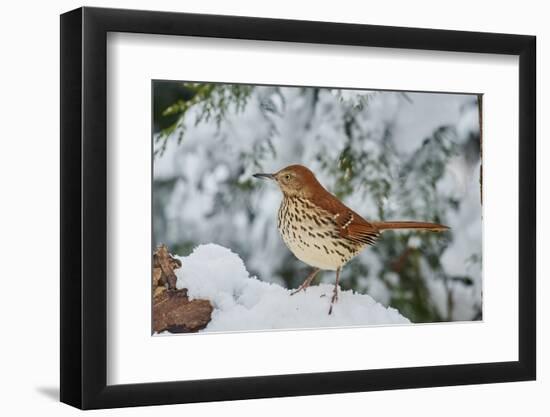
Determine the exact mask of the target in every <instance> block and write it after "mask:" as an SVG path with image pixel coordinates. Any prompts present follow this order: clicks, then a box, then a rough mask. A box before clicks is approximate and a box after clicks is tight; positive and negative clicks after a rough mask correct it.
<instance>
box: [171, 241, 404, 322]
mask: <svg viewBox="0 0 550 417" xmlns="http://www.w3.org/2000/svg"><path fill="white" fill-rule="evenodd" d="M179 259H180V260H181V262H182V267H181V268H180V269H178V270H176V275H177V277H178V280H177V287H178V288H187V290H188V295H189V297H190V298H191V299H207V300H210V302H211V303H212V305H213V307H214V311H213V313H212V320H211V322H210V323H209V324H208V326H207V327H206V328H205V329H204V330H203V332H227V331H242V330H269V329H298V328H318V327H337V326H365V325H382V324H385V325H388V324H407V323H410V321H409V320H408V319H407V318H405V317H403V316H402V315H401V314H399V312H398V311H397V310H395V309H393V308H391V307H384V306H383V305H381V304H380V303H377V302H376V301H375V300H374V299H373V298H372V297H370V296H369V295H367V294H357V293H354V292H353V291H340V295H339V300H338V302H337V303H336V304H335V306H334V309H333V312H332V314H331V315H329V314H328V310H329V307H330V299H331V296H332V291H333V288H334V287H333V285H331V284H320V285H312V286H311V287H309V288H308V289H307V290H306V291H305V292H304V291H302V292H300V293H298V294H296V295H293V296H291V295H290V293H291V290H289V289H286V288H283V287H281V286H280V285H278V284H275V283H269V282H265V281H260V280H259V279H257V278H255V277H251V276H250V275H249V273H248V271H247V270H246V267H245V265H244V263H243V261H242V259H241V258H240V257H239V256H238V255H237V254H235V253H233V252H232V251H231V250H229V249H227V248H225V247H223V246H219V245H216V244H212V243H211V244H205V245H199V246H198V247H196V248H195V250H194V251H193V252H192V253H191V254H190V255H189V256H184V257H179ZM326 273H329V272H326ZM330 273H331V274H333V273H332V272H330Z"/></svg>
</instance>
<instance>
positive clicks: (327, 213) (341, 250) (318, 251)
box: [253, 165, 449, 315]
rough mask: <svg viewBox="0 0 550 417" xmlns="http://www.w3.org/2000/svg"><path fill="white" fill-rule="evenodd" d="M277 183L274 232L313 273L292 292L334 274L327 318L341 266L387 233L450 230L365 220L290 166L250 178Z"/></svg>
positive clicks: (306, 170)
mask: <svg viewBox="0 0 550 417" xmlns="http://www.w3.org/2000/svg"><path fill="white" fill-rule="evenodd" d="M253 177H255V178H261V179H269V180H273V181H275V182H276V183H277V185H278V186H279V188H280V190H281V191H282V194H283V199H282V200H281V204H280V206H279V211H278V215H277V229H278V230H279V233H280V235H281V237H282V240H283V241H284V243H285V244H286V246H287V247H288V249H289V250H290V251H291V252H292V253H293V254H294V256H296V258H298V259H299V260H300V261H302V262H304V263H305V264H307V265H309V266H310V267H312V268H313V269H312V270H311V272H310V274H309V275H308V276H307V277H306V279H305V280H304V281H303V282H302V284H301V285H300V286H299V287H298V288H297V289H295V290H294V291H292V292H291V295H295V294H297V293H299V292H300V291H305V290H306V288H308V287H309V286H310V284H311V282H312V281H313V279H314V278H315V277H316V276H317V274H318V273H319V272H320V271H322V270H328V271H336V282H335V284H334V290H333V294H332V298H331V301H330V308H329V312H328V314H329V315H330V314H332V311H333V306H334V304H335V303H336V302H337V301H338V287H339V283H340V273H341V271H342V268H343V266H344V265H345V264H346V263H348V262H349V261H350V260H351V259H352V258H354V257H355V256H357V255H358V254H359V253H360V252H361V251H362V250H363V249H365V248H366V247H367V246H369V245H374V244H375V243H376V241H377V240H378V239H379V237H380V235H381V234H382V233H383V232H384V231H386V230H394V229H418V230H428V231H433V232H444V231H446V230H448V229H449V227H447V226H444V225H442V224H438V223H430V222H423V221H367V220H365V219H364V218H363V217H361V216H360V215H359V214H357V213H356V212H355V211H353V210H352V209H350V208H349V207H347V206H346V205H345V204H344V203H342V202H341V201H340V200H339V199H338V198H337V197H336V196H334V195H333V194H331V193H330V192H329V191H327V190H326V189H325V188H324V187H323V186H322V185H321V183H320V182H319V181H318V180H317V178H316V177H315V174H314V173H313V172H312V171H311V170H310V169H309V168H307V167H305V166H303V165H290V166H287V167H285V168H283V169H281V170H279V171H277V172H275V173H272V174H267V173H257V174H253Z"/></svg>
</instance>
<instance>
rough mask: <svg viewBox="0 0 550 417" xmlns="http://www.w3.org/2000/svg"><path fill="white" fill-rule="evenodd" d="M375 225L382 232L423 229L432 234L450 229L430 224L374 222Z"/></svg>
mask: <svg viewBox="0 0 550 417" xmlns="http://www.w3.org/2000/svg"><path fill="white" fill-rule="evenodd" d="M373 225H374V226H375V227H376V228H377V229H378V230H380V231H381V232H382V231H384V230H391V229H422V230H429V231H431V232H444V231H445V230H449V227H447V226H444V225H442V224H437V223H429V222H407V221H397V222H373Z"/></svg>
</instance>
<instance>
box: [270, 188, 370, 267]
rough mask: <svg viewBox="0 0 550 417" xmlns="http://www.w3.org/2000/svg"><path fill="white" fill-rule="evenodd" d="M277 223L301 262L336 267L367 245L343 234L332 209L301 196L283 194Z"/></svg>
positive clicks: (286, 242)
mask: <svg viewBox="0 0 550 417" xmlns="http://www.w3.org/2000/svg"><path fill="white" fill-rule="evenodd" d="M277 227H278V229H279V233H280V234H281V237H282V238H283V241H284V242H285V244H286V246H287V247H288V248H289V249H290V251H291V252H292V253H293V254H294V255H295V256H296V257H297V258H298V259H299V260H301V261H302V262H304V263H306V264H308V265H310V266H313V267H316V268H321V269H325V270H336V269H337V268H339V267H341V266H343V265H344V264H345V263H346V262H348V261H349V260H350V259H351V258H353V257H354V256H355V255H357V254H358V253H359V252H360V251H361V249H362V248H363V247H364V246H365V245H362V244H360V245H358V244H356V243H353V242H351V241H349V240H347V239H345V238H342V237H340V234H339V231H338V229H337V225H336V222H335V221H334V218H333V217H332V215H331V213H329V212H328V211H326V210H323V209H321V208H319V207H316V206H314V205H313V204H312V203H311V202H309V201H307V200H305V199H302V198H299V197H284V198H283V201H282V202H281V206H280V207H279V214H278V222H277Z"/></svg>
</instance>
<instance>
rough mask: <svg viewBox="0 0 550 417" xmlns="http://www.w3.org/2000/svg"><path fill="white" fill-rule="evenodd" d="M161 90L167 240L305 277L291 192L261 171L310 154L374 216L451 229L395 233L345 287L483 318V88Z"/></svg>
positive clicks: (158, 183) (443, 313)
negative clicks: (290, 245) (294, 235)
mask: <svg viewBox="0 0 550 417" xmlns="http://www.w3.org/2000/svg"><path fill="white" fill-rule="evenodd" d="M153 95H154V97H153V99H154V115H153V120H154V133H153V141H154V147H155V155H154V179H153V180H154V183H153V234H154V242H153V243H154V244H155V245H156V244H159V243H165V244H167V245H168V247H169V248H170V251H171V252H172V253H175V254H177V255H181V256H188V255H189V254H191V253H192V252H193V249H194V248H196V247H197V246H198V245H201V244H208V243H216V244H219V245H222V246H224V247H226V248H229V249H230V250H231V251H232V252H234V253H235V254H238V257H240V259H242V261H243V262H244V266H243V267H244V268H245V269H244V270H245V271H246V274H247V277H248V274H250V275H251V276H256V277H257V278H258V280H260V281H264V282H267V283H274V284H277V287H278V288H279V287H283V288H282V289H284V288H294V287H296V286H297V285H298V284H299V283H301V281H302V280H303V279H304V278H305V276H306V275H307V273H308V270H309V269H308V267H307V266H306V265H304V264H303V263H301V262H300V261H298V260H297V259H295V258H294V256H293V255H292V254H291V253H290V252H289V250H288V249H287V248H286V246H285V245H284V243H283V242H282V240H281V238H280V237H279V234H278V231H277V228H276V219H277V209H278V206H279V203H280V200H281V194H280V191H279V190H278V189H277V187H276V186H275V185H274V184H270V183H267V182H262V181H259V180H256V179H255V178H252V177H251V175H252V174H253V173H255V172H273V171H276V170H278V169H280V168H282V167H284V166H286V165H289V164H292V163H301V164H303V165H306V166H308V167H309V168H310V169H312V170H313V171H314V172H315V174H316V175H317V177H318V178H319V180H320V181H321V183H322V184H324V185H325V187H326V188H328V189H329V190H330V191H331V192H333V193H335V194H336V195H337V196H338V197H340V198H341V199H342V200H343V201H344V202H345V203H346V204H347V205H348V206H350V207H351V208H352V209H354V210H355V211H357V212H359V213H360V214H362V215H363V216H364V217H365V218H366V219H370V220H425V221H436V222H440V223H443V224H446V225H448V226H450V227H451V231H450V232H448V233H444V234H432V233H418V232H408V231H402V232H387V233H384V235H383V236H382V238H381V239H380V240H379V241H378V244H377V245H376V246H374V247H369V248H367V249H366V250H364V251H363V252H362V253H361V254H360V255H359V256H357V257H356V258H355V259H354V260H352V261H351V262H350V263H349V264H347V265H346V267H345V268H344V270H343V275H342V281H341V286H342V288H343V289H344V290H353V291H355V292H357V293H360V294H368V295H369V296H370V297H372V299H373V300H375V301H376V302H378V303H380V304H382V305H383V306H386V307H391V308H394V309H397V310H398V311H399V312H400V313H401V314H402V315H403V316H404V317H406V318H408V319H409V320H410V321H412V322H435V321H457V320H479V319H481V318H482V316H481V310H482V308H481V307H482V283H481V220H482V219H481V209H482V206H481V199H480V165H481V160H480V129H479V106H478V97H477V96H476V95H458V94H435V93H412V92H407V93H403V92H382V91H366V90H339V89H326V88H302V87H268V86H246V85H224V84H207V83H183V82H166V81H155V82H154V88H153ZM183 270H185V265H184V267H183V268H182V271H183ZM320 280H321V281H322V282H326V283H332V282H333V281H334V273H331V272H324V273H323V274H321V277H320ZM321 289H322V287H321ZM321 289H319V290H321ZM349 295H350V296H351V292H350V293H349Z"/></svg>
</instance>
